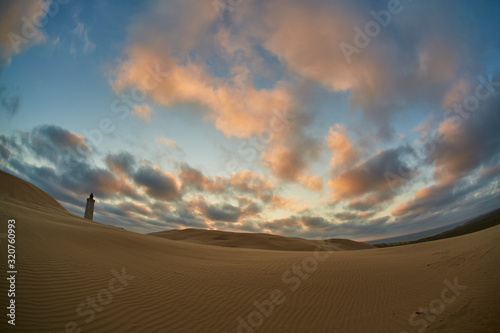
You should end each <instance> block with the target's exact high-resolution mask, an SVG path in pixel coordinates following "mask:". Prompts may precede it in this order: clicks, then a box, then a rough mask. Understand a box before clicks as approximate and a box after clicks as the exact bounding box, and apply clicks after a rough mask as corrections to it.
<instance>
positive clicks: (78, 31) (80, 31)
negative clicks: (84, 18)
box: [73, 21, 96, 53]
mask: <svg viewBox="0 0 500 333" xmlns="http://www.w3.org/2000/svg"><path fill="white" fill-rule="evenodd" d="M73 33H74V34H75V35H76V36H78V37H79V38H80V39H81V40H82V42H83V48H82V49H83V52H84V53H88V52H91V51H94V50H95V48H96V45H95V43H94V42H93V41H91V40H90V39H89V34H88V28H86V27H85V25H84V24H83V23H82V22H80V21H77V22H76V26H75V28H74V29H73Z"/></svg>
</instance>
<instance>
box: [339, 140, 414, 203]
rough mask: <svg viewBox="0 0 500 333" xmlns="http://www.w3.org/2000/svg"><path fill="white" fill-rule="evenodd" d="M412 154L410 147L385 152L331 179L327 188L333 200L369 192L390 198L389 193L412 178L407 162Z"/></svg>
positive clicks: (412, 173) (412, 171)
mask: <svg viewBox="0 0 500 333" xmlns="http://www.w3.org/2000/svg"><path fill="white" fill-rule="evenodd" d="M413 153H414V151H413V149H412V148H411V147H409V146H400V147H398V148H395V149H389V150H385V151H382V152H380V153H378V154H377V155H375V156H373V157H371V158H370V159H368V160H366V161H365V162H363V163H361V164H358V165H356V166H355V167H353V168H351V169H349V170H347V171H346V172H344V173H342V174H340V175H339V176H336V177H334V178H332V179H331V180H330V182H329V185H330V187H331V188H332V189H333V197H334V199H336V200H344V199H348V198H351V197H354V196H361V195H364V194H368V193H372V192H373V193H377V195H379V196H381V197H384V198H390V197H391V196H390V193H393V192H394V191H396V190H397V189H398V188H400V187H401V186H403V185H404V184H405V183H406V182H407V181H408V180H410V179H412V178H413V177H414V175H415V172H414V170H411V168H410V165H411V163H410V161H409V160H410V158H411V155H412V154H413ZM381 197H379V198H381ZM366 203H367V202H364V204H366ZM353 204H355V203H353ZM361 204H363V202H361Z"/></svg>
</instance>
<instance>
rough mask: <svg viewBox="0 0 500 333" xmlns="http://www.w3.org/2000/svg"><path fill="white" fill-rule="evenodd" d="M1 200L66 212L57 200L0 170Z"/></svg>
mask: <svg viewBox="0 0 500 333" xmlns="http://www.w3.org/2000/svg"><path fill="white" fill-rule="evenodd" d="M0 198H2V199H14V200H18V201H22V202H25V203H30V204H35V205H40V206H46V207H52V208H56V209H60V210H64V211H66V208H64V207H63V206H62V205H61V204H60V203H59V202H57V200H56V199H54V198H53V197H52V196H50V195H49V194H48V193H46V192H45V191H43V190H41V189H39V188H38V187H36V186H35V185H33V184H31V183H29V182H27V181H25V180H23V179H21V178H19V177H16V176H14V175H12V174H10V173H8V172H5V171H3V170H1V169H0Z"/></svg>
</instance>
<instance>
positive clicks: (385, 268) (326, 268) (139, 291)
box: [0, 173, 500, 333]
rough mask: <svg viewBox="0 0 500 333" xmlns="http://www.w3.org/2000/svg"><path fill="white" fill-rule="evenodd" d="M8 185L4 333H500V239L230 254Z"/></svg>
mask: <svg viewBox="0 0 500 333" xmlns="http://www.w3.org/2000/svg"><path fill="white" fill-rule="evenodd" d="M6 178H8V179H7V180H6ZM8 182H10V183H8ZM6 184H8V186H15V187H16V189H15V190H12V189H9V187H7V189H6V187H5V185H6ZM0 185H1V188H2V189H1V194H0V221H1V223H0V226H1V230H0V233H5V232H6V222H7V220H8V219H10V218H15V219H16V235H17V242H16V249H17V258H16V260H17V270H18V274H17V281H16V304H17V307H16V326H15V328H14V327H13V326H10V325H8V324H7V323H6V319H5V314H3V313H2V314H1V318H2V319H1V320H0V331H1V332H80V331H79V330H81V332H221V333H224V332H228V333H229V332H245V333H246V332H287V333H289V332H300V333H304V332H384V333H386V332H403V331H406V332H417V331H418V329H422V330H421V332H424V331H425V332H454V333H455V332H499V331H500V330H499V328H500V283H499V281H500V265H499V263H500V226H497V227H493V228H490V229H487V230H483V231H479V232H476V233H473V234H469V235H465V236H460V237H456V238H450V239H444V240H439V241H435V242H429V243H422V244H414V245H408V246H401V247H395V248H384V249H367V250H360V251H333V252H328V251H326V252H325V251H322V252H314V251H271V250H260V249H246V248H230V247H220V246H211V245H204V244H195V243H191V242H184V241H175V240H170V239H165V238H162V237H155V236H151V235H142V234H137V233H133V232H129V231H126V230H122V229H119V228H115V227H110V226H105V225H102V224H99V223H97V222H91V221H88V220H85V219H83V218H80V217H76V216H74V215H71V214H69V213H68V212H67V211H66V210H64V209H62V208H61V207H57V205H54V204H53V201H52V200H53V199H52V198H50V197H44V198H40V197H38V196H37V195H35V194H34V193H33V192H32V191H37V189H34V188H33V187H31V186H25V185H26V184H24V183H22V182H19V180H16V179H14V178H12V177H11V176H8V175H6V174H3V173H2V174H0ZM38 191H39V190H38ZM34 196H35V197H37V198H36V200H34V201H33V200H32V201H29V202H25V201H26V200H30V199H31V198H33V197H34ZM83 201H84V200H83ZM44 203H46V204H45V205H44ZM49 203H52V204H49ZM40 205H42V206H40ZM0 241H2V243H0V247H1V248H2V250H1V253H0V256H1V260H0V271H1V272H2V275H6V273H5V272H6V270H7V269H6V250H5V248H6V239H5V238H0ZM294 268H295V271H294ZM297 268H299V270H297ZM113 271H115V273H113ZM123 273H125V275H123ZM117 275H118V276H119V277H120V278H121V281H120V279H118V278H117V277H116V276H117ZM445 280H447V281H448V283H450V284H451V285H453V284H454V283H455V282H457V284H458V289H457V287H455V290H454V291H452V290H450V288H449V287H447V282H445ZM460 286H465V287H466V288H465V287H460ZM446 288H448V289H446ZM464 288H465V289H464ZM7 289H8V286H7V283H6V279H5V278H2V279H0V295H1V296H0V302H1V304H2V309H4V310H3V311H4V312H6V310H5V306H6V302H7V296H6V290H7ZM454 292H455V293H454ZM94 300H95V302H96V304H95V307H92V305H90V304H89V303H88V302H90V303H92V302H93V301H94ZM272 301H274V302H275V303H271V302H272ZM254 302H256V303H257V304H263V307H261V308H262V309H263V310H258V307H257V306H256V305H255V303H254ZM270 304H272V305H270ZM429 306H431V307H433V310H434V312H435V313H437V314H433V313H432V312H430V310H429ZM257 311H259V312H257ZM416 311H418V312H423V313H422V314H416V313H415V312H416ZM249 316H250V318H249ZM238 318H240V319H241V320H240V322H243V321H244V324H242V325H241V326H240V328H239V330H238V325H239V322H238ZM249 319H250V320H249ZM410 319H411V321H412V323H413V325H412V323H410V322H409V320H410ZM249 323H250V324H253V325H254V326H255V327H252V326H250V324H249ZM424 323H427V325H429V326H428V327H427V328H426V329H425V330H423V328H424V326H425V325H424ZM247 325H248V326H247ZM65 327H66V328H67V329H65Z"/></svg>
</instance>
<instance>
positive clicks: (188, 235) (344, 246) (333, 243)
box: [149, 229, 375, 251]
mask: <svg viewBox="0 0 500 333" xmlns="http://www.w3.org/2000/svg"><path fill="white" fill-rule="evenodd" d="M149 235H152V236H156V237H162V238H167V239H171V240H176V241H184V242H189V243H198V244H207V245H215V246H223V247H241V248H247V249H261V250H279V251H314V250H315V249H316V248H318V246H320V245H321V246H327V247H328V248H329V249H332V250H336V251H341V250H363V249H372V248H375V247H374V246H373V245H370V244H366V243H362V242H355V241H352V240H349V239H328V240H325V241H317V240H308V239H303V238H295V237H282V236H277V235H270V234H261V233H238V232H227V231H218V230H203V229H183V230H168V231H161V232H154V233H151V234H149Z"/></svg>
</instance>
